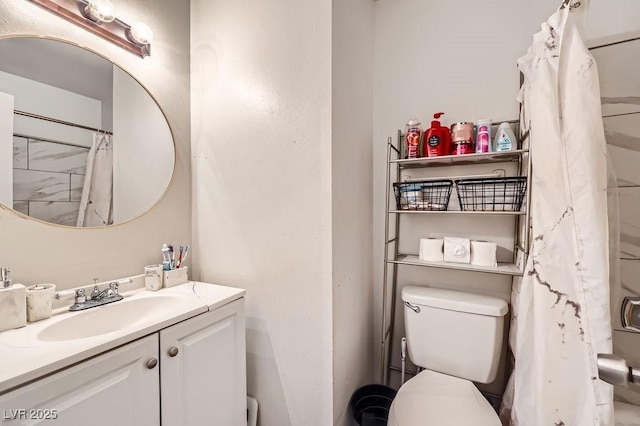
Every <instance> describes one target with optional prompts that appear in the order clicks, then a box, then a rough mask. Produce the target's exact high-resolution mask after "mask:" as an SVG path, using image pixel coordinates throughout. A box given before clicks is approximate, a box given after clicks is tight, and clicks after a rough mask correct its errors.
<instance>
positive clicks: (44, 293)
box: [27, 284, 56, 322]
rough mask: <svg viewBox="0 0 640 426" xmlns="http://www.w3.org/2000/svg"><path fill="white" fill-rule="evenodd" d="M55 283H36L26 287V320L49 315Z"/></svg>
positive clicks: (31, 320) (54, 293)
mask: <svg viewBox="0 0 640 426" xmlns="http://www.w3.org/2000/svg"><path fill="white" fill-rule="evenodd" d="M55 295H56V286H55V284H36V285H32V286H29V287H27V321H29V322H35V321H40V320H43V319H47V318H49V317H51V310H52V307H53V298H54V297H55Z"/></svg>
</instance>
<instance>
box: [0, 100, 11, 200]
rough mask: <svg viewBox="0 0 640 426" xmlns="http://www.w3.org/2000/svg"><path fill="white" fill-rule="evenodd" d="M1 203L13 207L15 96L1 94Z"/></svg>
mask: <svg viewBox="0 0 640 426" xmlns="http://www.w3.org/2000/svg"><path fill="white" fill-rule="evenodd" d="M0 203H2V204H4V205H5V206H9V207H13V96H12V95H10V94H8V93H4V92H0Z"/></svg>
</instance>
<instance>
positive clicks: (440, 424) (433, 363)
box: [388, 286, 509, 426]
mask: <svg viewBox="0 0 640 426" xmlns="http://www.w3.org/2000/svg"><path fill="white" fill-rule="evenodd" d="M402 300H403V302H404V318H405V330H406V337H407V349H408V355H409V358H410V359H411V361H412V362H413V363H414V364H415V365H417V366H419V367H422V368H424V369H425V370H423V371H422V372H421V373H419V374H418V375H416V376H415V377H413V378H412V379H410V380H408V381H407V382H406V383H405V384H404V385H403V386H402V387H400V390H399V391H398V394H397V395H396V397H395V399H394V400H393V403H392V405H391V409H390V411H389V421H388V425H389V426H427V425H428V426H469V425H473V426H500V425H501V423H500V420H499V418H498V415H497V413H496V412H495V410H494V409H493V408H492V407H491V405H490V404H489V402H488V401H487V400H486V399H485V398H484V396H483V395H482V394H481V393H480V391H479V390H478V389H477V388H476V387H475V385H474V384H473V383H472V382H478V383H490V382H491V381H493V380H494V379H495V377H496V373H497V370H498V362H499V360H500V353H501V348H502V335H503V327H504V319H505V315H506V314H507V312H508V310H509V308H508V305H507V303H506V302H505V301H504V300H501V299H497V298H495V297H489V296H481V295H477V294H470V293H463V292H459V291H451V290H442V289H435V288H427V287H416V286H407V287H404V288H403V289H402Z"/></svg>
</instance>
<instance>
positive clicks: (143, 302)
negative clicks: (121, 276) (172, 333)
mask: <svg viewBox="0 0 640 426" xmlns="http://www.w3.org/2000/svg"><path fill="white" fill-rule="evenodd" d="M180 302H181V299H180V298H178V297H173V296H153V297H144V298H137V299H124V300H122V301H119V302H114V303H113V304H110V305H104V306H99V307H97V308H91V309H87V310H86V311H81V312H78V313H77V314H75V315H73V316H70V317H68V318H65V319H63V320H61V321H58V322H55V323H53V324H51V325H50V326H48V327H45V328H44V329H42V330H41V331H40V333H38V339H39V340H42V341H47V342H57V341H64V340H75V339H84V338H87V337H94V336H99V335H101V334H107V333H112V332H114V331H118V330H122V329H124V328H127V327H130V326H132V325H135V324H137V323H140V322H145V321H151V320H154V319H157V318H158V317H159V316H162V315H166V312H167V310H169V309H170V308H172V307H175V306H176V305H179V304H180Z"/></svg>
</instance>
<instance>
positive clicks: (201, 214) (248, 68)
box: [191, 0, 333, 426]
mask: <svg viewBox="0 0 640 426" xmlns="http://www.w3.org/2000/svg"><path fill="white" fill-rule="evenodd" d="M191 8H192V10H191V16H192V21H191V25H192V45H191V66H192V81H191V84H192V118H193V121H192V129H193V131H192V146H193V152H194V180H195V182H194V185H195V200H196V202H195V211H194V215H195V218H194V220H195V226H194V228H195V234H194V236H195V238H196V239H197V241H196V245H197V252H196V254H197V255H198V258H197V260H196V262H197V263H196V266H197V269H198V270H199V273H200V276H201V278H202V279H204V280H206V281H210V282H216V283H223V284H225V285H232V286H238V287H243V288H246V289H247V298H246V302H247V304H246V315H247V388H248V389H247V390H248V393H249V394H250V395H251V396H254V397H255V398H257V400H258V403H259V404H260V408H259V410H258V413H259V419H258V421H259V424H261V425H263V426H276V425H277V426H288V425H296V426H297V425H307V426H316V425H318V426H320V425H329V424H331V423H332V406H333V405H332V400H333V399H332V378H333V375H332V359H333V357H332V341H331V338H332V337H331V334H332V296H331V294H332V278H331V256H332V255H331V235H332V230H331V229H332V228H331V226H332V225H331V2H330V1H329V0H322V1H318V0H284V1H281V2H278V3H277V4H276V3H274V2H264V1H262V0H248V1H244V2H234V1H226V0H194V1H192V3H191Z"/></svg>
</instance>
